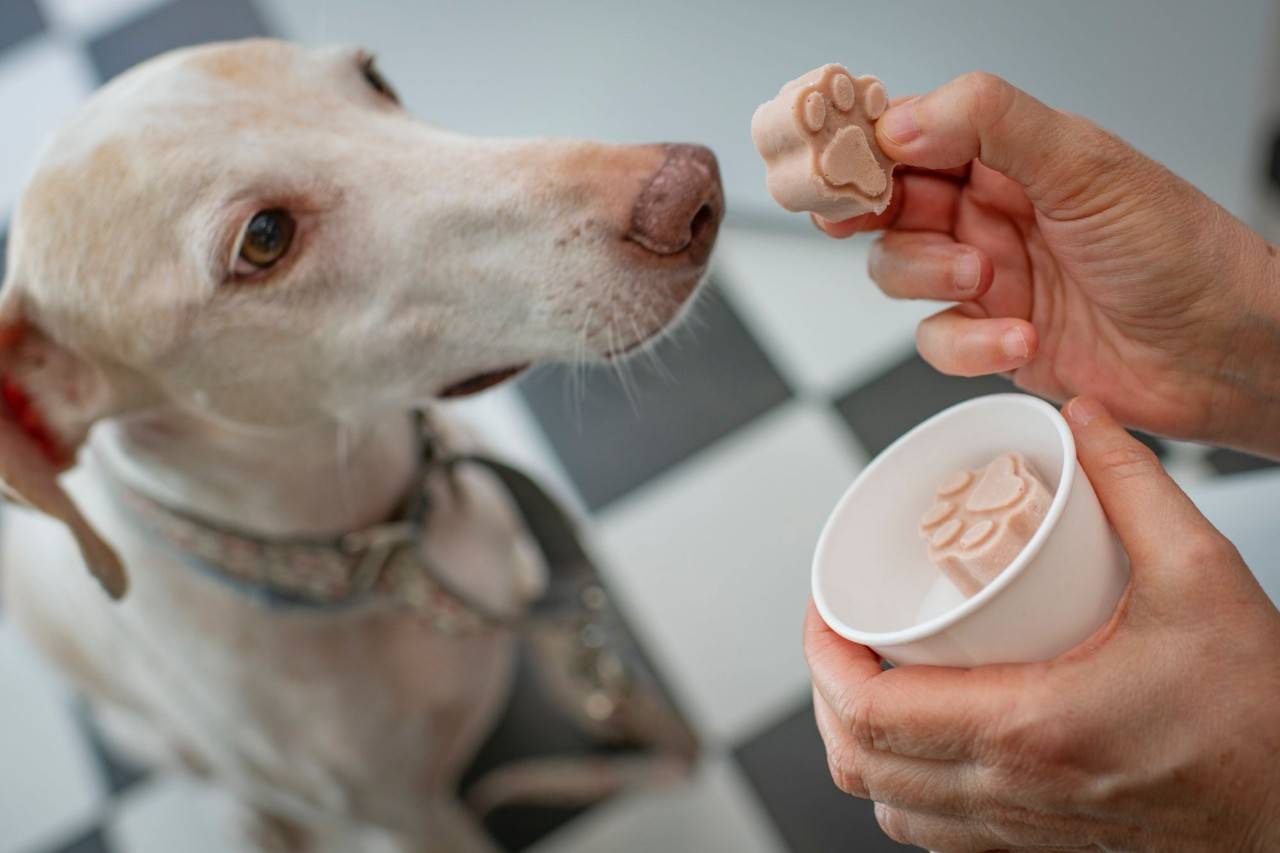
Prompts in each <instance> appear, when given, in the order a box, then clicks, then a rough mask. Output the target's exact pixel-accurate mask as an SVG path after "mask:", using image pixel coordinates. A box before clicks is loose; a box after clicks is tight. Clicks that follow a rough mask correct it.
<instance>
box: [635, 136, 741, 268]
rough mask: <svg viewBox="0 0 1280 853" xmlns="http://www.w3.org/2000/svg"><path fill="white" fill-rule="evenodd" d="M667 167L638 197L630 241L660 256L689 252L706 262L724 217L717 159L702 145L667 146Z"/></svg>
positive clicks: (697, 260) (651, 180)
mask: <svg viewBox="0 0 1280 853" xmlns="http://www.w3.org/2000/svg"><path fill="white" fill-rule="evenodd" d="M664 149H665V152H666V156H665V157H664V159H663V161H662V165H660V166H659V167H658V170H657V171H656V172H654V173H653V176H652V177H651V178H650V179H649V181H648V183H647V184H646V185H645V188H644V189H643V190H642V191H641V192H640V195H639V196H638V197H637V198H636V203H635V207H634V209H633V210H632V213H631V228H630V230H629V231H628V232H627V235H626V236H627V239H628V240H631V241H632V242H634V243H638V244H639V245H641V246H643V247H644V248H646V249H648V250H649V251H650V252H653V253H654V254H656V255H664V256H665V255H677V254H680V253H681V252H684V251H688V253H689V259H690V260H691V261H693V262H694V263H698V264H701V263H704V262H706V260H707V258H708V257H709V256H710V254H711V247H712V245H713V244H714V243H715V238H716V232H717V231H718V230H719V227H720V219H721V217H722V216H723V215H724V191H723V190H722V189H721V187H720V169H719V166H718V165H717V164H716V156H715V155H714V154H712V153H711V150H710V149H708V148H705V147H703V146H701V145H666V146H664Z"/></svg>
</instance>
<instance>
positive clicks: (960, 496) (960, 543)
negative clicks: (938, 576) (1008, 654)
mask: <svg viewBox="0 0 1280 853" xmlns="http://www.w3.org/2000/svg"><path fill="white" fill-rule="evenodd" d="M935 497H936V502H935V503H934V504H933V506H932V507H930V508H929V509H928V510H927V511H926V512H925V514H924V516H923V518H921V520H920V532H921V534H922V535H923V536H924V537H925V539H926V540H927V541H928V548H929V559H931V560H933V562H934V564H935V565H936V566H937V567H938V568H939V569H941V570H942V572H943V574H945V575H946V576H947V577H948V578H949V579H950V580H951V582H952V583H953V584H955V585H956V587H958V588H959V589H960V591H961V592H963V593H964V594H965V595H967V596H971V595H973V594H974V593H976V592H978V591H979V590H980V589H982V588H983V587H984V586H986V585H987V584H989V583H990V582H991V581H992V580H994V579H995V577H996V575H998V574H1000V572H1002V571H1004V569H1005V568H1006V567H1007V566H1008V565H1009V564H1010V563H1012V562H1013V560H1014V558H1015V557H1017V556H1018V554H1019V553H1020V552H1021V551H1022V549H1023V548H1025V547H1026V545H1027V543H1028V542H1029V541H1031V537H1032V536H1033V535H1035V532H1036V530H1037V529H1038V528H1039V527H1040V523H1041V522H1042V521H1044V517H1045V515H1046V514H1047V513H1048V512H1049V505H1050V504H1051V503H1052V502H1053V495H1052V494H1051V493H1050V492H1049V489H1048V487H1047V486H1045V484H1044V481H1043V480H1042V479H1041V478H1040V476H1039V475H1038V474H1036V472H1035V471H1034V470H1033V469H1032V468H1031V466H1030V464H1028V463H1027V460H1026V459H1025V458H1023V456H1022V454H1021V453H1003V454H1001V455H999V456H997V457H996V458H995V459H993V460H991V462H989V463H988V464H987V465H985V466H984V467H982V468H979V469H978V470H976V471H970V470H961V471H956V472H955V473H953V474H951V475H950V476H948V477H947V478H946V479H945V480H943V481H942V483H941V484H940V485H939V486H938V488H937V490H936V492H935Z"/></svg>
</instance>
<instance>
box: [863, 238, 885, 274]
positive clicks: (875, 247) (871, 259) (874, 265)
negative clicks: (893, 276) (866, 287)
mask: <svg viewBox="0 0 1280 853" xmlns="http://www.w3.org/2000/svg"><path fill="white" fill-rule="evenodd" d="M883 257H884V245H883V241H882V240H876V241H875V242H874V243H872V244H871V251H870V252H869V253H868V254H867V275H869V276H871V280H872V281H875V280H876V272H877V270H878V269H879V268H880V259H881V258H883Z"/></svg>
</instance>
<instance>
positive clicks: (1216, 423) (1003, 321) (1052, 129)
mask: <svg viewBox="0 0 1280 853" xmlns="http://www.w3.org/2000/svg"><path fill="white" fill-rule="evenodd" d="M874 131H875V136H876V140H875V141H876V143H877V144H878V146H879V148H880V149H881V150H883V152H884V153H885V154H886V155H887V156H888V157H890V158H892V159H893V160H894V161H896V162H897V163H899V164H900V165H901V168H899V169H898V170H897V172H896V173H895V174H894V176H893V183H894V184H896V186H895V187H894V188H893V190H892V200H893V203H892V204H891V205H890V206H889V208H888V209H887V210H885V211H884V212H883V213H881V214H878V215H873V214H866V215H864V216H861V217H858V218H855V219H852V220H850V221H845V222H832V221H824V222H820V223H819V224H820V225H821V226H822V227H823V228H824V230H826V232H827V233H828V234H830V235H831V236H835V237H845V236H848V235H850V234H852V233H854V232H857V231H872V230H884V231H885V234H884V236H883V237H882V238H881V239H880V240H879V241H878V242H877V243H876V244H875V246H874V247H873V249H872V252H871V258H870V272H871V277H872V279H874V280H875V282H876V283H877V284H878V285H879V286H880V288H881V289H882V290H884V291H885V293H887V294H888V295H889V296H892V297H895V298H901V299H939V300H945V301H950V302H956V303H959V304H958V305H956V306H955V307H953V308H951V309H949V310H946V311H943V312H941V313H939V314H937V315H936V316H934V317H931V318H930V319H928V320H925V321H924V322H923V323H922V324H921V325H920V328H919V331H918V332H917V335H916V342H917V346H918V348H919V350H920V354H921V356H922V357H923V358H924V359H925V360H926V361H928V362H929V363H930V364H932V365H933V366H934V367H936V368H937V369H938V370H940V371H942V372H943V373H949V374H954V375H958V376H977V375H982V374H992V373H1005V374H1008V375H1010V376H1011V378H1012V379H1013V380H1014V382H1015V384H1016V385H1017V386H1018V387H1020V388H1025V389H1027V390H1030V391H1033V392H1036V393H1038V394H1042V395H1044V396H1048V397H1052V398H1055V399H1059V400H1061V399H1066V398H1067V397H1070V396H1071V395H1073V394H1081V393H1088V394H1091V395H1093V396H1096V397H1098V398H1099V399H1100V400H1101V401H1102V402H1103V403H1104V404H1106V405H1107V406H1108V407H1109V408H1110V409H1111V410H1112V411H1114V412H1115V414H1116V416H1117V417H1118V418H1119V419H1120V420H1121V421H1123V422H1124V423H1126V424H1129V425H1131V426H1133V427H1136V428H1139V429H1145V430H1149V431H1152V432H1156V433H1159V434H1162V435H1168V436H1171V437H1175V438H1188V439H1193V440H1198V441H1208V442H1212V443H1215V444H1222V445H1228V446H1231V447H1237V448H1240V449H1242V450H1248V451H1253V452H1258V453H1262V454H1264V455H1280V370H1277V369H1276V368H1275V365H1276V364H1278V363H1280V336H1278V335H1276V334H1275V329H1276V328H1277V327H1280V253H1277V252H1275V250H1274V247H1271V246H1269V245H1268V243H1267V241H1266V240H1264V239H1262V238H1261V237H1260V236H1259V235H1258V234H1256V233H1254V232H1253V231H1251V230H1250V229H1249V228H1248V227H1247V226H1246V225H1245V224H1244V223H1242V222H1240V221H1239V220H1238V219H1236V218H1235V217H1233V216H1231V215H1230V214H1229V213H1227V212H1226V211H1225V210H1223V209H1222V208H1221V207H1219V206H1218V205H1217V204H1215V203H1214V202H1213V201H1212V200H1210V199H1209V198H1207V197H1206V196H1205V195H1204V194H1203V193H1202V192H1200V191H1199V190H1198V189H1196V188H1195V187H1193V186H1191V185H1190V184H1189V183H1187V182H1186V181H1184V180H1183V179H1181V178H1179V177H1178V176H1176V175H1174V174H1173V173H1172V172H1170V171H1169V170H1168V169H1166V168H1165V167H1164V166H1162V165H1160V164H1159V163H1156V162H1154V161H1153V160H1151V159H1150V158H1148V157H1146V156H1144V155H1142V154H1141V153H1139V152H1138V151H1136V150H1134V149H1133V147H1131V146H1130V145H1128V144H1127V143H1125V142H1123V141H1122V140H1120V139H1117V138H1116V137H1115V136H1113V135H1111V134H1110V133H1108V132H1107V131H1105V130H1103V129H1102V128H1100V127H1098V126H1097V125H1095V124H1093V123H1092V122H1090V121H1089V120H1087V119H1085V118H1082V117H1080V116H1077V115H1072V114H1070V113H1066V112H1061V111H1059V110H1056V109H1053V108H1051V107H1049V106H1047V105H1045V104H1043V103H1041V102H1040V101H1038V100H1036V99H1035V98H1033V97H1032V96H1030V95H1028V94H1027V93H1025V92H1023V91H1020V90H1019V89H1016V88H1014V87H1013V86H1011V85H1010V84H1009V83H1007V82H1005V81H1004V80H1001V79H999V78H998V77H994V76H992V75H990V74H966V75H964V76H963V77H959V78H957V79H955V80H953V81H951V82H950V83H947V84H946V85H944V86H942V87H940V88H939V89H937V90H935V91H933V92H930V93H928V94H924V95H921V96H920V97H917V98H910V99H906V100H903V101H900V102H898V103H896V104H895V105H893V106H891V107H889V108H888V109H887V110H886V111H885V113H884V114H883V115H882V116H880V118H879V119H878V120H877V121H876V122H875V125H874ZM822 215H823V216H824V217H825V219H826V220H832V219H839V218H840V217H839V216H832V215H828V214H825V213H824V214H822Z"/></svg>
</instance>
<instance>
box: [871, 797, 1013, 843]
mask: <svg viewBox="0 0 1280 853" xmlns="http://www.w3.org/2000/svg"><path fill="white" fill-rule="evenodd" d="M876 823H878V824H880V829H881V831H883V832H884V834H885V835H887V836H889V837H890V838H891V839H893V840H894V841H896V842H898V843H899V844H914V845H916V846H917V847H923V848H925V849H927V850H933V851H937V853H987V851H990V850H995V849H1007V848H1008V845H1006V844H1004V843H1003V842H1002V841H1001V840H1000V839H999V838H998V837H997V836H995V835H994V834H992V833H991V832H990V831H989V830H988V829H987V828H986V827H985V826H983V825H982V824H981V823H980V822H977V821H969V820H965V819H963V818H958V817H949V816H948V817H944V816H940V815H931V814H927V813H925V812H918V811H911V810H910V809H904V808H899V807H897V806H891V805H888V804H886V803H876Z"/></svg>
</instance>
